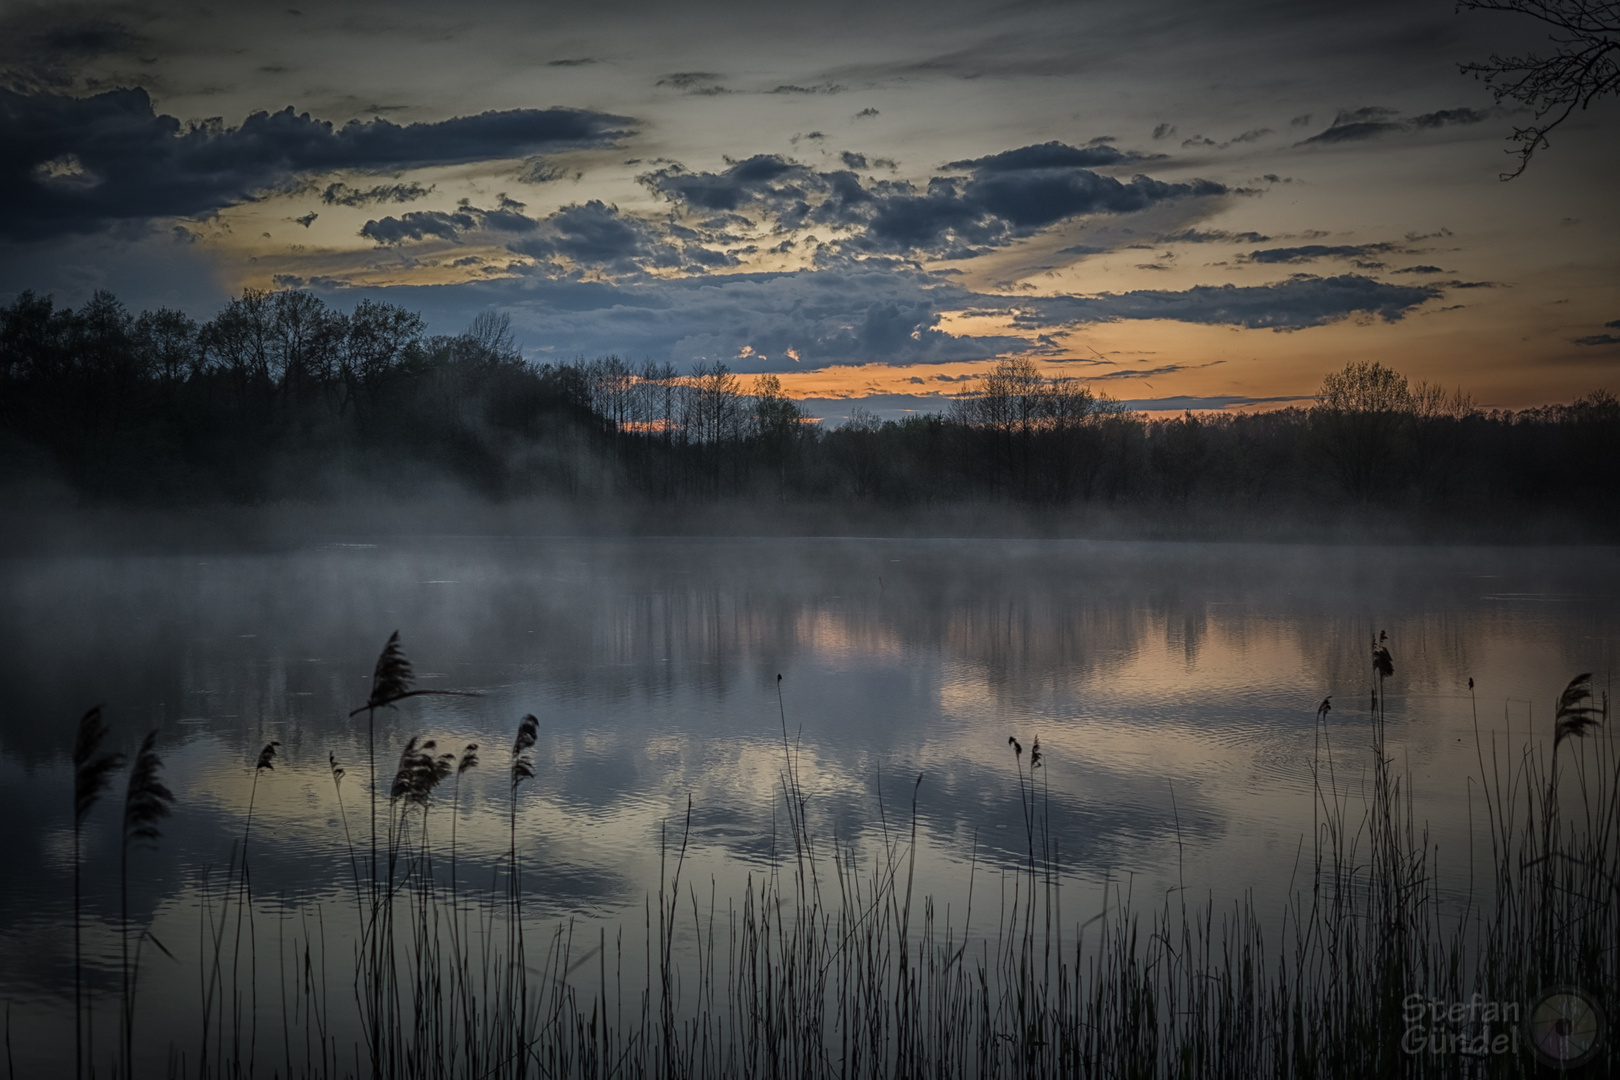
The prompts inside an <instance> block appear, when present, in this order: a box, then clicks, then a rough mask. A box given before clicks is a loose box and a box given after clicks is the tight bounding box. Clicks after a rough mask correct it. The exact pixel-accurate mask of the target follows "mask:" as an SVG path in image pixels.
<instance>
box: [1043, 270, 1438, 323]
mask: <svg viewBox="0 0 1620 1080" xmlns="http://www.w3.org/2000/svg"><path fill="white" fill-rule="evenodd" d="M1441 291H1442V290H1441V289H1439V288H1438V287H1435V286H1428V285H1389V284H1385V283H1383V282H1379V281H1374V280H1373V279H1372V278H1369V277H1363V276H1361V275H1360V274H1342V275H1340V276H1338V277H1330V278H1321V277H1312V276H1310V275H1299V276H1297V277H1294V278H1292V279H1290V280H1288V281H1282V282H1277V283H1276V284H1273V285H1243V286H1239V285H1196V286H1194V287H1193V288H1191V289H1186V290H1184V291H1180V292H1170V291H1165V290H1160V289H1141V290H1137V291H1135V292H1128V293H1119V294H1105V295H1103V296H1097V297H1082V296H1064V297H1051V298H1048V299H1042V300H1036V301H1029V300H1024V301H1020V302H1019V313H1018V322H1019V324H1020V325H1024V326H1029V327H1049V326H1055V325H1067V324H1075V323H1088V322H1113V321H1116V320H1120V319H1171V320H1174V321H1176V322H1190V323H1204V324H1208V325H1215V326H1241V327H1244V328H1245V329H1250V330H1257V329H1270V330H1301V329H1304V328H1306V327H1311V326H1324V325H1326V324H1328V323H1333V322H1338V321H1339V320H1341V319H1345V318H1349V317H1351V316H1356V315H1362V316H1376V317H1378V318H1381V319H1383V320H1384V321H1385V322H1396V321H1398V320H1399V319H1401V318H1402V317H1403V316H1404V315H1405V314H1406V313H1407V312H1408V311H1410V310H1411V309H1413V308H1415V307H1417V306H1418V305H1420V304H1423V303H1425V302H1426V301H1429V300H1432V299H1434V298H1435V297H1437V296H1439V295H1440V294H1441Z"/></svg>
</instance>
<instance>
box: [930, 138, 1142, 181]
mask: <svg viewBox="0 0 1620 1080" xmlns="http://www.w3.org/2000/svg"><path fill="white" fill-rule="evenodd" d="M1152 156H1153V157H1158V158H1162V157H1163V156H1164V155H1162V154H1155V155H1152ZM1141 160H1142V155H1140V154H1129V153H1126V152H1125V151H1123V150H1118V149H1116V148H1114V147H1112V146H1109V145H1108V144H1107V143H1106V142H1102V143H1096V144H1094V145H1091V146H1083V147H1082V146H1069V145H1068V144H1066V143H1060V142H1047V143H1041V144H1039V145H1037V146H1021V147H1019V148H1018V149H1016V150H1003V151H1002V152H1001V153H999V154H991V155H990V156H989V157H981V158H970V159H967V160H965V161H952V162H949V163H948V164H946V166H945V167H946V168H947V169H968V170H970V171H972V172H976V173H981V174H982V173H1010V172H1026V171H1028V170H1031V169H1077V168H1083V169H1094V168H1097V167H1099V166H1103V165H1120V164H1124V163H1127V162H1132V161H1141Z"/></svg>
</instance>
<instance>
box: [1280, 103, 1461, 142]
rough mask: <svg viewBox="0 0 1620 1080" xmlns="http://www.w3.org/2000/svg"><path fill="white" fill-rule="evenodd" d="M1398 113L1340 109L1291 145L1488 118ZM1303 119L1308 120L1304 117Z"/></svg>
mask: <svg viewBox="0 0 1620 1080" xmlns="http://www.w3.org/2000/svg"><path fill="white" fill-rule="evenodd" d="M1399 116H1400V110H1399V109H1386V108H1384V107H1383V106H1379V105H1373V106H1369V107H1367V108H1364V109H1352V110H1350V111H1347V112H1341V113H1339V115H1338V116H1336V117H1334V119H1333V123H1332V124H1330V125H1329V126H1328V127H1327V129H1326V130H1325V131H1320V132H1318V133H1317V134H1315V135H1312V136H1311V137H1310V138H1308V139H1303V140H1301V141H1300V142H1298V143H1296V144H1295V145H1296V146H1308V145H1310V144H1312V143H1342V142H1359V141H1361V140H1363V139H1375V138H1377V137H1378V136H1380V135H1389V134H1392V133H1395V132H1400V131H1423V130H1429V129H1433V128H1441V127H1451V126H1453V125H1457V124H1477V123H1479V122H1481V121H1482V120H1488V119H1490V117H1491V114H1490V113H1489V112H1486V111H1482V110H1480V109H1440V110H1438V111H1436V112H1431V113H1423V114H1422V115H1420V116H1414V117H1412V118H1411V119H1409V120H1401V119H1397V118H1398V117H1399ZM1306 119H1307V121H1308V120H1309V118H1308V117H1307V118H1306Z"/></svg>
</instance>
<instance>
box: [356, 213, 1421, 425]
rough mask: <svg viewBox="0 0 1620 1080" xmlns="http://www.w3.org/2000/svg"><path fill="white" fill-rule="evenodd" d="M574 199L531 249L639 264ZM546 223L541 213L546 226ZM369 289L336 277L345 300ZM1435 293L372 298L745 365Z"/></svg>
mask: <svg viewBox="0 0 1620 1080" xmlns="http://www.w3.org/2000/svg"><path fill="white" fill-rule="evenodd" d="M575 209H576V210H577V211H581V213H579V214H578V217H577V218H576V219H572V220H570V221H568V222H567V223H558V224H557V227H556V232H550V231H542V232H541V233H538V234H537V236H540V235H543V236H545V237H547V238H548V240H549V244H548V245H536V246H535V247H534V250H536V251H537V252H539V253H540V254H542V255H544V254H546V253H547V252H556V253H557V254H558V255H559V257H560V256H562V254H563V252H564V248H565V247H566V246H567V245H570V244H572V245H575V246H574V247H573V248H572V249H571V251H570V252H569V253H568V257H569V258H572V259H584V258H590V259H595V260H598V262H599V263H605V262H608V261H610V260H613V259H621V260H622V261H627V262H634V261H636V260H637V259H638V258H641V257H642V256H641V255H640V254H638V253H639V252H641V251H643V250H646V248H645V247H644V245H648V244H650V243H651V241H650V240H649V238H648V237H647V236H646V234H637V233H636V232H635V230H634V227H633V226H632V227H631V229H630V231H629V232H628V233H627V232H624V231H620V230H619V228H618V226H619V225H621V224H623V222H622V221H621V222H615V221H614V220H613V219H612V218H611V217H610V216H606V215H604V214H603V212H602V208H589V207H582V208H575ZM606 209H611V208H606ZM547 227H548V225H547V224H544V223H543V226H542V229H543V230H545V229H546V228H547ZM524 242H525V243H528V241H524ZM653 250H657V249H656V248H654V249H653ZM371 292H372V290H367V289H355V290H347V291H346V294H347V295H346V298H345V300H344V302H345V303H348V302H350V301H352V299H354V298H355V297H357V296H362V295H370V294H371ZM1439 293H1440V290H1439V289H1435V288H1415V287H1400V286H1392V285H1384V284H1381V283H1379V282H1376V281H1372V280H1370V279H1367V278H1361V277H1355V276H1349V277H1341V278H1330V279H1319V278H1298V279H1294V280H1290V281H1284V282H1279V283H1276V284H1273V285H1263V286H1250V287H1245V288H1234V287H1216V286H1200V287H1197V288H1193V289H1188V290H1185V291H1180V292H1176V291H1169V290H1143V291H1138V292H1128V293H1121V294H1112V295H1110V294H1104V295H1102V296H1096V297H1053V298H1040V299H1031V298H1026V297H1007V296H999V295H992V294H987V293H978V292H973V291H970V290H967V289H964V288H962V287H960V286H958V285H956V284H953V283H951V282H949V281H945V282H942V281H940V280H939V279H938V278H935V277H933V276H931V275H928V274H926V273H921V272H917V271H910V270H898V271H897V270H892V269H880V268H874V267H871V266H866V265H862V264H853V265H848V266H842V267H838V268H835V269H831V270H819V271H801V272H798V273H781V274H750V273H741V274H728V275H723V276H709V277H691V278H666V277H653V276H650V275H640V276H637V277H633V278H631V279H630V280H627V281H620V282H617V283H610V282H606V281H599V280H585V279H582V278H580V277H579V276H578V275H577V274H562V273H558V272H557V269H556V268H555V267H549V266H543V267H539V268H534V269H532V270H530V271H529V272H527V273H524V274H523V275H522V276H519V277H513V278H508V279H506V280H499V281H484V282H470V283H466V284H460V285H437V286H417V287H394V288H390V289H388V290H386V291H382V292H377V293H376V295H378V296H379V297H384V298H386V299H388V300H390V301H391V302H395V303H402V304H405V305H406V306H408V307H411V308H413V309H415V310H420V311H422V312H423V314H424V315H425V316H426V317H427V318H428V319H429V320H430V321H431V322H432V323H433V325H434V327H440V326H442V327H446V328H449V329H452V330H453V329H459V327H460V326H461V325H462V324H464V323H465V312H466V311H469V310H485V309H486V308H488V309H496V310H505V311H508V312H510V313H511V315H512V318H513V322H514V325H515V326H517V327H518V328H519V330H520V336H525V337H526V340H527V341H528V343H529V344H531V345H533V344H536V343H541V344H543V345H544V346H545V351H544V352H543V353H538V354H535V355H536V356H537V357H539V356H577V355H585V356H597V355H602V354H604V353H609V352H612V353H617V354H619V355H621V356H623V355H630V356H636V357H649V358H653V359H658V360H670V361H673V362H675V363H677V364H680V365H688V364H691V363H694V362H697V361H699V360H711V361H713V360H723V361H725V362H726V363H728V364H730V365H732V367H733V368H734V369H736V370H739V371H742V372H766V371H795V370H798V371H803V370H812V369H815V368H821V367H826V366H828V365H836V364H882V365H910V364H937V363H947V362H961V361H975V360H984V359H989V358H992V357H996V356H1002V355H1008V354H1018V353H1026V352H1035V353H1037V354H1039V355H1045V356H1050V355H1052V350H1051V349H1050V348H1049V347H1047V345H1043V344H1042V343H1041V342H1038V341H1031V340H1029V338H1028V337H1027V336H1014V335H1012V334H1008V333H1005V332H997V331H994V330H992V331H991V332H989V333H983V334H978V335H974V334H966V333H952V332H950V331H947V330H945V329H943V328H942V327H943V326H944V325H946V324H945V316H946V315H947V314H950V313H953V312H961V311H973V312H979V313H982V314H984V315H987V316H989V317H991V318H996V317H1002V318H1005V319H1008V320H1009V321H1011V323H1012V324H1013V325H1014V326H1017V327H1019V328H1021V329H1022V330H1024V332H1025V334H1026V335H1027V334H1028V332H1029V331H1030V330H1031V329H1036V330H1039V329H1045V328H1051V327H1057V326H1073V325H1079V324H1085V323H1099V322H1114V321H1121V320H1129V319H1170V320H1176V321H1182V322H1191V323H1202V324H1206V325H1231V326H1242V327H1257V328H1270V329H1289V330H1292V329H1302V328H1305V327H1311V326H1321V325H1324V324H1327V323H1332V322H1337V321H1339V320H1342V319H1345V318H1350V317H1356V316H1361V317H1378V318H1383V319H1385V320H1388V321H1395V320H1398V319H1400V318H1402V317H1403V316H1404V315H1405V314H1406V313H1407V312H1408V311H1410V309H1411V308H1412V307H1414V306H1416V305H1418V304H1421V303H1423V302H1425V301H1426V300H1429V299H1431V298H1432V297H1434V296H1437V295H1439ZM1047 344H1050V343H1047ZM745 348H746V349H747V350H748V351H747V353H746V354H745V353H744V349H745ZM789 350H791V351H792V353H793V354H796V358H795V356H793V355H790V352H789ZM1075 363H1077V364H1079V363H1082V361H1080V360H1076V361H1075ZM1161 367H1162V366H1161ZM1131 370H1132V371H1133V375H1132V376H1131V377H1141V376H1143V375H1151V374H1158V373H1161V368H1146V367H1144V368H1140V369H1131ZM941 385H943V383H942V384H941ZM1245 400H1246V401H1247V400H1248V399H1245ZM1212 407H1213V406H1212Z"/></svg>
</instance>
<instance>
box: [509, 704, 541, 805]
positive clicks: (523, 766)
mask: <svg viewBox="0 0 1620 1080" xmlns="http://www.w3.org/2000/svg"><path fill="white" fill-rule="evenodd" d="M539 735H540V721H539V720H536V719H535V717H534V714H533V713H530V714H529V715H528V716H525V717H524V718H523V722H522V723H520V724H519V725H518V730H517V738H515V739H513V740H512V790H513V791H514V792H515V791H517V786H518V785H519V784H521V783H523V781H525V780H533V779H534V759H533V757H532V756H531V755H530V754H529V751H530V750H533V749H534V744H535V741H536V740H537V739H538V738H539Z"/></svg>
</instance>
